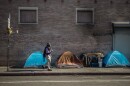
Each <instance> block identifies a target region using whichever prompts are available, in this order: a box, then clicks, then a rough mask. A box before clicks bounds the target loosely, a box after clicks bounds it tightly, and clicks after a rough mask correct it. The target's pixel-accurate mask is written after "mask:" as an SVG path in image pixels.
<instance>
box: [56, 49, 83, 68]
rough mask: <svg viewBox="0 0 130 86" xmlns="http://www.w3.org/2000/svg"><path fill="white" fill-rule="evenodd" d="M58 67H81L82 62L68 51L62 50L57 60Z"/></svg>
mask: <svg viewBox="0 0 130 86" xmlns="http://www.w3.org/2000/svg"><path fill="white" fill-rule="evenodd" d="M57 67H58V68H73V67H75V68H76V67H77V68H80V67H83V64H82V62H81V61H80V60H79V59H78V58H77V57H76V56H75V55H74V54H73V53H72V52H70V51H67V52H64V53H63V54H62V55H61V56H60V57H59V59H58V61H57Z"/></svg>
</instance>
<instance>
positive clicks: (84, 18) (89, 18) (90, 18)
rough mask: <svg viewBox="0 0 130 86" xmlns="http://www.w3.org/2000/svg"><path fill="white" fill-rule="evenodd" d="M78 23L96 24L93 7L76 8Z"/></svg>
mask: <svg viewBox="0 0 130 86" xmlns="http://www.w3.org/2000/svg"><path fill="white" fill-rule="evenodd" d="M76 23H77V24H94V9H93V8H76Z"/></svg>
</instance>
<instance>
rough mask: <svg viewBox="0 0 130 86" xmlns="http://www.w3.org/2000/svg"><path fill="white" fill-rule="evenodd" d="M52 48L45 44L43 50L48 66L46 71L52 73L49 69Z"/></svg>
mask: <svg viewBox="0 0 130 86" xmlns="http://www.w3.org/2000/svg"><path fill="white" fill-rule="evenodd" d="M52 51H53V50H52V48H51V44H50V43H47V45H46V47H45V49H44V55H45V57H46V58H47V66H48V71H52V69H51V58H52V55H51V53H52Z"/></svg>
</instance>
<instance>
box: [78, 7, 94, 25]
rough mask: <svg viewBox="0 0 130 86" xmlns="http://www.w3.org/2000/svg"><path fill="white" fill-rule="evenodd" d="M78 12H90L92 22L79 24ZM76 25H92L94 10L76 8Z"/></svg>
mask: <svg viewBox="0 0 130 86" xmlns="http://www.w3.org/2000/svg"><path fill="white" fill-rule="evenodd" d="M78 11H85V12H86V11H91V12H92V22H86V23H84V22H83V23H80V22H78V20H77V19H78ZM76 24H77V25H86V24H89V25H94V8H76Z"/></svg>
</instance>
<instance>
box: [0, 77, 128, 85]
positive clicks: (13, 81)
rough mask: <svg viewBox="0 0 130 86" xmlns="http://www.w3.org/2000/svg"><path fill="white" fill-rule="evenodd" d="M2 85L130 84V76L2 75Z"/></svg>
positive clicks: (0, 82)
mask: <svg viewBox="0 0 130 86" xmlns="http://www.w3.org/2000/svg"><path fill="white" fill-rule="evenodd" d="M0 86H130V76H126V75H125V76H124V75H121V76H115V75H114V76H108V75H105V76H95V75H94V76H81V75H75V76H70V75H69V76H0Z"/></svg>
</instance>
